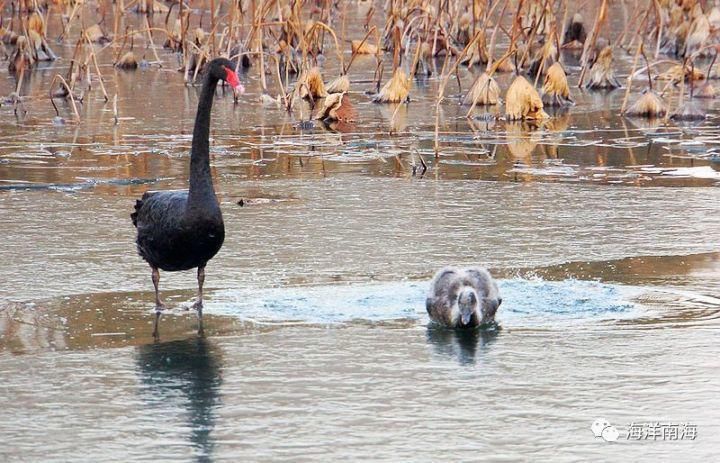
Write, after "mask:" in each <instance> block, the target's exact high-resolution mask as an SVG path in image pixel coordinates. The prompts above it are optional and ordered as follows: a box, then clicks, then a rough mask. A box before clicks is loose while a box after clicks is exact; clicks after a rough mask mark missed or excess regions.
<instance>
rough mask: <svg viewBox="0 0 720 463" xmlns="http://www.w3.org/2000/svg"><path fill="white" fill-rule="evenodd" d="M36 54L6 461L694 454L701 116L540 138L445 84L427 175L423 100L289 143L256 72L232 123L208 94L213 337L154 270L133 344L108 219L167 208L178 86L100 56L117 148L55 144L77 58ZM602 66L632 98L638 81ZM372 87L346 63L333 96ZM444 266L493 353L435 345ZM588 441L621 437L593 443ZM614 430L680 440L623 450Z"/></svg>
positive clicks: (9, 187)
mask: <svg viewBox="0 0 720 463" xmlns="http://www.w3.org/2000/svg"><path fill="white" fill-rule="evenodd" d="M56 19H58V18H56ZM130 20H132V19H130ZM354 27H355V26H351V27H350V28H349V30H350V31H351V33H352V34H354V35H353V37H355V35H362V34H361V33H360V32H359V30H357V29H355V28H354ZM56 52H59V54H61V55H62V56H64V57H65V59H64V60H60V61H58V62H56V63H54V64H51V65H49V66H45V67H44V68H43V69H41V70H38V71H35V72H34V73H33V74H32V79H31V81H30V82H29V84H28V85H26V87H25V90H26V92H25V94H26V95H28V96H27V98H26V99H25V101H24V106H25V108H26V109H27V110H28V113H27V115H25V116H22V117H20V118H16V117H15V116H14V115H13V113H12V108H11V107H10V105H5V106H2V107H0V229H1V230H2V231H3V235H4V243H5V244H4V246H3V247H1V248H0V261H1V262H3V265H2V266H0V282H1V283H0V372H1V374H2V377H3V381H2V385H0V409H2V410H3V417H4V419H3V420H0V436H2V437H3V442H4V443H5V445H4V446H3V447H2V448H0V457H2V460H3V461H117V460H118V459H120V460H123V461H135V460H143V459H149V458H155V459H161V460H163V461H187V460H199V461H214V460H229V461H299V460H300V461H328V460H331V459H336V458H343V459H346V460H353V461H360V460H362V461H367V460H372V461H439V460H463V461H464V460H470V461H518V460H524V461H568V462H570V461H586V460H590V459H599V460H609V461H626V460H627V461H644V460H651V459H652V460H660V461H665V460H671V459H674V460H682V461H697V460H700V459H701V458H704V459H709V461H712V460H713V459H716V458H714V457H717V449H718V448H720V439H718V437H717V436H718V435H720V415H719V414H718V410H720V399H718V398H719V397H720V381H719V380H718V375H717V347H716V346H717V343H718V335H719V334H720V279H719V278H718V271H720V254H719V251H720V248H719V247H718V239H717V236H718V233H719V232H720V215H719V214H718V204H720V189H718V188H717V187H718V185H719V182H720V168H718V164H717V161H716V159H717V140H716V138H717V132H718V131H717V127H716V124H715V121H716V120H717V117H718V112H717V108H718V106H717V105H718V103H717V102H703V103H702V104H704V105H706V107H707V111H708V114H709V119H708V120H707V121H705V122H703V123H700V124H697V125H685V126H677V125H674V124H670V125H665V124H661V123H659V122H653V123H649V122H642V121H638V120H632V119H622V118H618V117H617V116H616V114H617V113H618V109H619V107H620V105H621V100H622V96H623V92H622V91H616V92H612V93H609V94H597V93H585V92H579V91H577V90H576V89H574V96H575V98H576V101H577V104H576V106H575V107H573V108H571V109H570V111H569V112H567V113H565V114H556V117H554V118H553V119H551V121H549V122H547V123H545V124H543V125H541V126H539V127H536V126H532V125H528V124H518V123H505V122H492V123H486V122H483V121H480V120H468V119H466V118H465V112H466V111H467V110H466V109H465V108H461V107H459V106H458V104H457V102H458V97H459V95H460V92H459V91H458V90H457V87H456V86H454V85H455V84H451V85H450V86H449V91H448V92H449V94H448V98H447V100H446V101H445V102H444V103H443V104H442V106H441V111H442V113H441V116H442V117H441V127H440V153H439V156H438V157H437V158H436V157H435V156H434V152H433V142H434V119H435V114H434V108H433V106H434V95H435V90H436V88H437V86H438V81H437V79H436V78H431V79H429V80H427V81H425V82H416V85H415V88H414V89H413V93H412V97H413V101H412V102H411V103H410V104H409V105H407V106H401V107H400V108H399V109H398V111H397V114H396V115H395V117H394V118H393V113H394V111H395V109H396V108H395V107H394V106H378V105H374V104H372V103H369V97H367V96H366V95H365V94H364V93H363V92H364V90H365V89H366V87H369V86H370V84H367V83H359V84H356V85H354V86H353V92H352V93H351V94H350V97H351V98H352V101H353V102H354V103H355V104H356V106H357V108H358V110H359V121H358V123H356V124H354V125H351V126H334V127H325V126H323V125H322V124H320V123H316V124H315V127H314V128H313V129H311V130H304V131H301V130H299V129H297V128H296V127H295V126H296V124H297V123H298V121H299V115H298V114H296V115H295V116H294V117H291V116H288V115H287V114H285V113H284V112H283V111H281V110H278V109H276V108H263V107H262V106H261V104H260V103H259V102H258V97H259V95H260V92H261V89H260V84H259V78H258V76H257V73H256V72H251V73H249V74H247V75H245V76H243V80H244V81H245V82H246V87H247V89H248V93H247V94H246V95H245V96H244V97H243V98H242V99H241V101H240V103H238V104H237V105H235V104H233V101H232V97H231V95H229V94H226V93H223V92H221V91H220V92H218V95H217V97H216V103H215V109H214V112H213V117H214V120H213V132H212V138H213V147H212V149H213V159H212V162H213V168H214V175H215V183H216V187H217V190H218V193H219V196H220V199H221V202H222V208H223V213H224V217H225V221H226V227H227V237H226V241H225V244H224V247H223V249H222V250H221V252H220V253H219V254H218V256H217V257H216V258H215V259H214V260H213V261H212V262H211V264H210V265H209V266H208V269H207V280H206V285H207V292H206V298H207V299H206V309H205V313H206V320H205V325H206V326H205V328H206V330H205V331H206V335H205V336H204V337H198V336H197V335H196V334H195V333H196V326H197V325H196V319H195V316H194V314H193V313H192V312H190V311H187V310H185V308H186V307H187V306H189V304H190V303H191V302H192V300H193V297H194V288H195V281H194V275H193V274H192V272H186V273H183V274H174V273H173V274H170V273H164V274H163V275H162V279H161V288H162V291H163V295H164V296H165V298H166V299H167V301H168V302H169V303H170V305H171V306H172V309H171V310H168V311H167V312H166V313H165V314H164V315H163V317H162V319H161V326H160V329H161V339H160V341H159V342H153V339H152V337H151V336H150V333H151V324H152V317H153V311H152V292H151V288H152V285H151V282H150V274H149V271H148V268H147V266H146V265H145V264H144V263H143V262H142V261H141V259H140V258H139V257H137V255H136V253H135V249H134V244H133V239H134V236H133V234H134V231H135V230H134V229H133V228H132V225H131V223H130V220H129V213H130V212H131V210H132V206H133V204H134V200H135V199H136V198H137V197H139V196H140V195H142V193H143V192H144V191H146V190H148V189H163V188H183V187H184V186H185V185H186V175H187V174H186V172H187V163H188V155H187V150H188V147H189V145H190V141H191V137H190V135H189V134H190V133H191V130H192V121H193V116H194V109H195V106H196V103H197V90H196V89H194V88H189V87H185V86H184V85H183V83H182V77H181V74H179V73H177V72H175V66H176V58H175V57H174V56H172V55H171V54H169V53H168V52H160V53H161V56H162V57H163V60H164V62H165V66H164V67H163V68H162V69H158V68H156V67H153V68H150V69H145V70H138V71H136V72H124V71H115V70H113V68H112V67H111V66H110V63H111V57H110V56H109V54H107V53H106V54H101V55H100V56H99V59H100V62H101V66H102V69H103V72H104V77H105V80H106V85H107V86H108V87H109V90H108V91H109V93H111V94H114V93H115V92H117V94H118V101H119V109H120V116H121V121H120V124H119V125H114V124H113V118H112V112H111V111H110V106H109V105H108V104H105V103H104V102H103V101H102V100H101V98H100V95H99V93H98V91H97V89H95V90H93V91H92V92H90V93H89V94H88V95H87V96H86V99H85V103H84V104H83V106H82V108H81V117H82V119H83V122H82V123H81V124H79V125H73V124H72V123H71V114H70V112H69V107H67V106H61V111H64V113H63V117H64V118H65V119H66V121H67V123H66V124H65V125H60V126H58V125H53V122H52V121H53V119H52V118H53V117H54V116H55V113H54V111H53V110H52V107H51V105H50V104H49V103H48V102H47V98H46V96H45V95H46V92H47V86H48V84H49V81H50V80H51V79H52V76H53V75H54V74H55V73H56V72H61V71H64V70H65V69H66V66H67V63H68V55H69V54H70V53H71V52H72V50H71V49H70V48H69V47H68V49H62V50H56ZM328 56H329V54H328ZM566 59H567V60H568V61H567V62H568V63H572V60H573V57H572V56H571V55H568V56H567V57H566ZM617 59H618V69H619V77H620V78H621V79H622V80H623V81H624V78H625V77H626V75H627V72H628V68H629V62H630V61H631V57H629V56H625V55H623V54H619V55H618V56H617ZM435 65H436V66H437V65H439V66H440V67H441V66H442V63H435ZM568 68H569V70H570V71H571V77H570V79H571V82H572V81H573V80H574V79H577V75H576V74H577V72H574V73H572V71H573V67H572V64H570V65H569V66H568ZM372 69H374V61H373V60H372V59H368V58H361V59H360V60H359V61H358V63H357V64H356V65H354V67H353V71H352V72H351V78H352V79H354V80H357V81H358V82H361V81H365V82H367V81H368V80H369V79H370V78H371V77H372ZM4 72H6V71H5V68H4V67H0V74H2V73H4ZM336 73H337V67H336V63H334V62H333V61H332V60H328V63H327V65H326V67H325V74H326V77H332V76H333V75H334V74H336ZM477 73H478V70H462V71H461V76H462V81H463V89H467V88H468V87H469V85H470V84H471V82H472V78H473V76H474V75H476V74H477ZM0 80H1V82H0V94H3V95H6V94H9V93H10V92H11V91H12V90H13V89H14V86H15V83H14V81H13V80H12V79H0ZM508 80H509V77H508V76H501V78H500V83H501V86H502V87H503V88H505V87H506V86H507V84H508ZM271 82H272V80H271ZM639 88H640V86H638V89H639ZM148 102H150V104H148ZM482 112H483V110H476V114H477V115H478V116H481V114H482ZM304 117H305V118H307V114H305V115H304ZM420 156H422V157H423V159H424V160H425V162H426V163H427V164H428V165H429V169H428V171H427V172H426V173H425V174H424V175H420V173H419V171H417V167H418V165H419V164H420V160H419V157H420ZM413 166H415V168H416V175H413ZM240 201H242V204H243V205H242V206H241V205H240V204H239V202H240ZM447 264H457V265H468V264H477V265H485V266H488V267H489V268H490V269H491V270H492V272H493V274H494V275H495V276H497V277H498V279H499V285H500V290H501V294H502V296H503V300H504V302H503V304H502V306H501V307H500V310H499V312H498V316H497V320H498V322H499V326H500V327H499V328H498V329H496V330H488V331H480V332H453V331H447V330H443V329H438V328H436V327H432V326H430V325H428V319H427V315H426V314H425V311H424V298H425V294H426V292H427V285H428V281H429V279H430V278H431V276H432V274H433V272H434V271H436V270H437V269H438V268H440V267H441V266H443V265H447ZM598 417H603V418H606V419H608V420H609V421H610V422H611V423H613V424H614V425H616V426H617V427H618V428H619V430H620V431H621V438H620V440H619V441H618V442H616V443H606V442H603V441H602V439H599V438H594V437H593V435H592V432H591V430H590V425H591V424H592V422H593V421H594V420H595V419H596V418H598ZM633 421H634V422H657V421H660V422H664V423H691V424H695V425H697V426H698V438H697V439H695V440H693V441H680V442H652V441H639V442H634V441H628V440H626V439H625V436H626V431H627V427H628V425H629V424H630V423H631V422H633Z"/></svg>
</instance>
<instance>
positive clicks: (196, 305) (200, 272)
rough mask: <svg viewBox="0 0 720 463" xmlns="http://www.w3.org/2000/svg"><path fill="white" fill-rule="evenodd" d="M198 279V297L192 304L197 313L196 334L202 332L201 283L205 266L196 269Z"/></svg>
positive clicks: (202, 282)
mask: <svg viewBox="0 0 720 463" xmlns="http://www.w3.org/2000/svg"><path fill="white" fill-rule="evenodd" d="M197 281H198V297H197V301H195V303H194V304H193V308H194V309H195V310H197V313H198V334H203V320H202V309H203V284H204V283H205V266H204V265H203V266H201V267H198V271H197Z"/></svg>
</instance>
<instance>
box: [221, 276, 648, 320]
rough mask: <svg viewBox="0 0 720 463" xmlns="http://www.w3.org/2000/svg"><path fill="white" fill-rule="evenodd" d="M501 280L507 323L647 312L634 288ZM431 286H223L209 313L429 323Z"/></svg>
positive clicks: (253, 317) (502, 312)
mask: <svg viewBox="0 0 720 463" xmlns="http://www.w3.org/2000/svg"><path fill="white" fill-rule="evenodd" d="M497 284H498V287H499V290H500V294H502V297H503V302H502V307H501V308H500V309H499V310H498V313H497V317H496V321H497V322H498V323H499V324H500V325H502V326H505V327H553V326H557V325H566V324H575V323H579V322H580V323H584V322H588V323H590V322H598V321H603V320H614V319H627V318H633V317H635V316H638V315H639V314H640V313H641V310H640V309H639V308H638V307H637V306H636V304H635V303H633V302H632V301H633V299H634V298H635V297H636V296H637V295H638V294H640V293H642V292H643V290H642V289H641V288H637V287H633V286H623V285H612V284H605V283H599V282H593V281H582V280H563V281H546V280H542V279H524V278H514V279H506V280H497ZM428 290H429V282H427V281H422V282H417V281H400V282H383V283H368V284H348V285H326V286H294V287H280V288H247V289H245V288H243V289H236V290H222V291H217V292H214V293H213V294H212V296H211V298H210V299H209V300H208V303H207V312H208V313H210V314H217V315H230V316H236V317H239V318H240V319H243V320H248V321H254V322H259V323H288V322H301V323H309V324H327V323H348V322H352V321H366V322H382V321H390V320H401V319H405V320H407V319H411V320H417V321H418V322H421V323H427V322H428V321H429V318H428V316H427V312H426V310H425V299H426V296H427V294H428Z"/></svg>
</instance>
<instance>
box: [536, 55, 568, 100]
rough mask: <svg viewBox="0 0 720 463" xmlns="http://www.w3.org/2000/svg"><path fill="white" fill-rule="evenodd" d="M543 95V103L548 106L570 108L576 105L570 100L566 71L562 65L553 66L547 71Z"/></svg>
mask: <svg viewBox="0 0 720 463" xmlns="http://www.w3.org/2000/svg"><path fill="white" fill-rule="evenodd" d="M542 93H543V96H542V101H543V103H544V104H546V105H548V106H570V105H572V104H573V103H574V102H573V100H572V98H570V87H569V86H568V81H567V76H566V75H565V70H564V69H563V67H562V65H561V64H560V63H555V64H553V65H552V66H550V68H549V69H548V70H547V74H546V75H545V83H544V85H543V89H542Z"/></svg>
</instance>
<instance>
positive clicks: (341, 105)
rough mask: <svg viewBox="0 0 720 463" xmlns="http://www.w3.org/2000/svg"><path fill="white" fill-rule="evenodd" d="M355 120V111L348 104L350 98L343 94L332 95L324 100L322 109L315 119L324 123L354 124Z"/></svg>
mask: <svg viewBox="0 0 720 463" xmlns="http://www.w3.org/2000/svg"><path fill="white" fill-rule="evenodd" d="M356 118H357V111H355V108H354V107H353V105H352V104H351V103H350V98H349V97H348V95H347V94H345V93H334V94H332V95H329V96H328V97H327V98H325V102H324V103H323V107H322V108H321V109H320V110H319V111H318V114H317V116H316V117H315V119H320V120H324V121H341V122H354V121H355V119H356Z"/></svg>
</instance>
